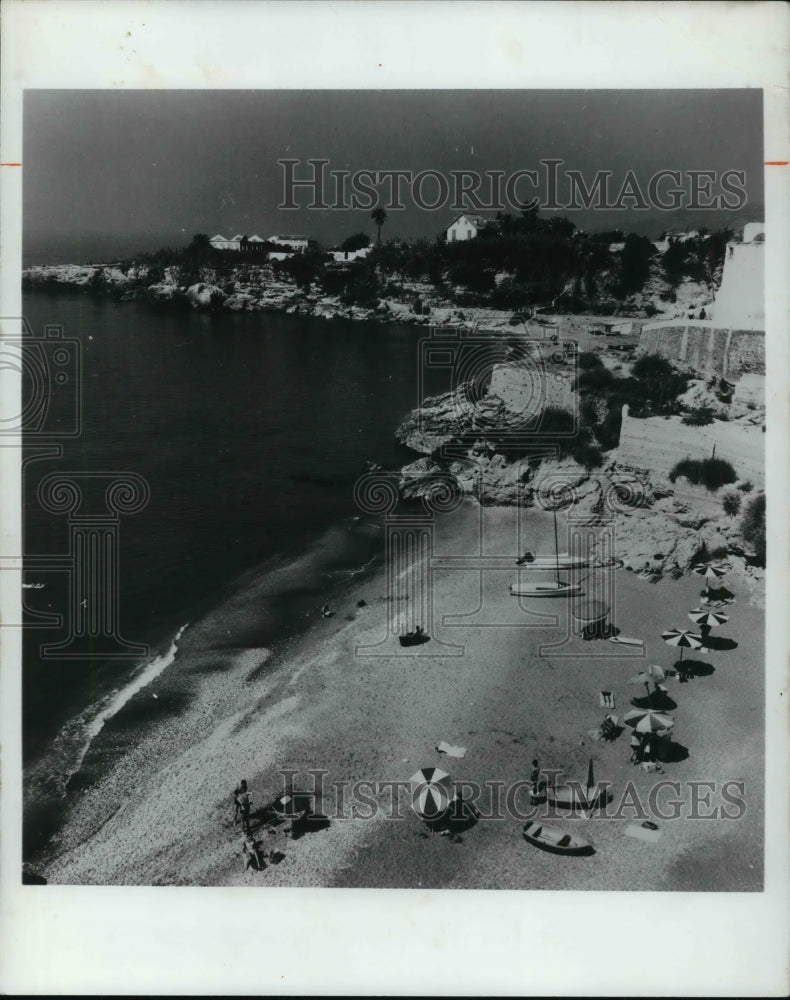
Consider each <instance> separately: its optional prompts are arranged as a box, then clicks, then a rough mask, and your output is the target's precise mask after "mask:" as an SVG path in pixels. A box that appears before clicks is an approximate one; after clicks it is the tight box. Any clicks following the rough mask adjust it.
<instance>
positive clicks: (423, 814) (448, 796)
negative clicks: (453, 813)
mask: <svg viewBox="0 0 790 1000" xmlns="http://www.w3.org/2000/svg"><path fill="white" fill-rule="evenodd" d="M409 780H410V781H411V792H412V795H411V804H412V809H414V811H415V812H416V813H417V815H418V816H419V817H420V818H421V819H425V820H435V819H439V817H440V816H442V815H443V814H444V813H445V812H446V811H447V808H448V806H449V805H450V803H451V802H452V800H453V797H454V795H455V790H454V788H453V783H452V779H451V777H450V775H449V774H448V773H447V772H446V771H442V770H441V769H440V768H438V767H422V768H420V770H419V771H417V772H416V773H415V774H413V775H412V776H411V778H410V779H409Z"/></svg>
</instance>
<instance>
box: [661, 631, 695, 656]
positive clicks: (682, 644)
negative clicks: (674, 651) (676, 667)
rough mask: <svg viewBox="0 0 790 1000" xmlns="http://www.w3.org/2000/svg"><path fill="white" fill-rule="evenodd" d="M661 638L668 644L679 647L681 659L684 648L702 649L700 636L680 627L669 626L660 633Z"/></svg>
mask: <svg viewBox="0 0 790 1000" xmlns="http://www.w3.org/2000/svg"><path fill="white" fill-rule="evenodd" d="M661 638H662V639H663V640H664V642H665V643H667V645H669V646H678V647H679V648H680V658H681V660H682V659H683V650H684V649H702V636H701V635H697V634H696V632H688V631H686V629H682V628H671V629H668V630H667V631H666V632H662V633H661Z"/></svg>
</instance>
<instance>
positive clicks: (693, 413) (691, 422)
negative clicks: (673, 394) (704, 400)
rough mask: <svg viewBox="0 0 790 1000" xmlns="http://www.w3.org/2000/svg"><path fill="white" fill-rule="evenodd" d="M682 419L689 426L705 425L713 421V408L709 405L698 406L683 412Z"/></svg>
mask: <svg viewBox="0 0 790 1000" xmlns="http://www.w3.org/2000/svg"><path fill="white" fill-rule="evenodd" d="M682 421H683V423H684V424H686V425H687V426H689V427H705V426H706V425H707V424H712V423H713V410H712V409H711V408H710V407H709V406H698V407H696V408H695V409H692V410H689V411H688V413H684V414H683V418H682Z"/></svg>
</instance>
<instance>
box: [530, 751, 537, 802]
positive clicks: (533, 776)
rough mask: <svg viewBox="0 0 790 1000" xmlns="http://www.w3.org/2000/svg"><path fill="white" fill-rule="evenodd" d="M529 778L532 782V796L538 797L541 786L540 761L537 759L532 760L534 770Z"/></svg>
mask: <svg viewBox="0 0 790 1000" xmlns="http://www.w3.org/2000/svg"><path fill="white" fill-rule="evenodd" d="M529 780H530V781H531V782H532V798H533V799H537V798H538V795H539V788H540V763H539V761H537V760H533V761H532V770H531V771H530V773H529Z"/></svg>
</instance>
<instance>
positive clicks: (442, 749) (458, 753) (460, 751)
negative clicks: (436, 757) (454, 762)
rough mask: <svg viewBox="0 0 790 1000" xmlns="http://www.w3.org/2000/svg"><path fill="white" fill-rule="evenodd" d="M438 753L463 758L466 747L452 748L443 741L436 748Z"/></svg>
mask: <svg viewBox="0 0 790 1000" xmlns="http://www.w3.org/2000/svg"><path fill="white" fill-rule="evenodd" d="M436 749H437V750H438V751H439V753H446V754H447V756H448V757H464V756H465V755H466V747H452V746H450V744H449V743H445V742H444V740H442V742H441V743H440V744H439V745H438V746H437V747H436Z"/></svg>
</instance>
